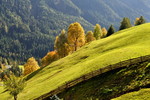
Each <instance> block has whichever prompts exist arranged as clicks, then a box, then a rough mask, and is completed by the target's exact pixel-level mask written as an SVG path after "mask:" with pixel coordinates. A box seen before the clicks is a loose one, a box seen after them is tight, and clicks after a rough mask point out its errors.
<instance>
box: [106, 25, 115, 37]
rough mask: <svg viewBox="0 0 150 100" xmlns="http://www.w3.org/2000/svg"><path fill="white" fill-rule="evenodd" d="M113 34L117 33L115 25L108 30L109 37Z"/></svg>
mask: <svg viewBox="0 0 150 100" xmlns="http://www.w3.org/2000/svg"><path fill="white" fill-rule="evenodd" d="M113 33H115V28H114V26H113V25H111V26H110V27H109V29H108V33H107V36H110V35H112V34H113Z"/></svg>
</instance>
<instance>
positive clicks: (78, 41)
mask: <svg viewBox="0 0 150 100" xmlns="http://www.w3.org/2000/svg"><path fill="white" fill-rule="evenodd" d="M67 36H68V37H67V39H68V44H69V46H70V48H71V49H72V50H71V51H72V52H73V51H76V50H77V49H78V48H80V47H82V46H83V45H84V44H85V33H84V29H83V27H82V26H81V25H80V23H78V22H75V23H72V24H70V26H69V28H68V34H67Z"/></svg>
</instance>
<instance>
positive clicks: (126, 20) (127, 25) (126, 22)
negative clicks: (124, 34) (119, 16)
mask: <svg viewBox="0 0 150 100" xmlns="http://www.w3.org/2000/svg"><path fill="white" fill-rule="evenodd" d="M130 27H132V25H131V22H130V19H129V18H127V17H125V18H123V20H122V22H121V26H120V28H119V30H123V29H126V28H130Z"/></svg>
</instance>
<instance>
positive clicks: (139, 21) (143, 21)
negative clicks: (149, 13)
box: [134, 16, 146, 26]
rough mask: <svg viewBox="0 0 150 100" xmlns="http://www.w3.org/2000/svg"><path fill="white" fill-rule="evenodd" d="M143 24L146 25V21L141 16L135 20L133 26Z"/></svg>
mask: <svg viewBox="0 0 150 100" xmlns="http://www.w3.org/2000/svg"><path fill="white" fill-rule="evenodd" d="M144 23H146V20H145V18H144V17H143V16H141V17H140V18H136V20H135V23H134V24H135V26H137V25H141V24H144Z"/></svg>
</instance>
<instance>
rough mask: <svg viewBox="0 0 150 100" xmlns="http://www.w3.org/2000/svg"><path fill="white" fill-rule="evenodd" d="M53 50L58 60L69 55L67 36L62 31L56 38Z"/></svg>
mask: <svg viewBox="0 0 150 100" xmlns="http://www.w3.org/2000/svg"><path fill="white" fill-rule="evenodd" d="M54 48H55V50H56V51H57V53H58V55H59V58H63V57H65V56H67V55H68V54H69V46H68V41H67V35H66V31H65V30H64V29H63V30H62V31H61V34H60V35H59V36H57V37H56V39H55V44H54Z"/></svg>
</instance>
